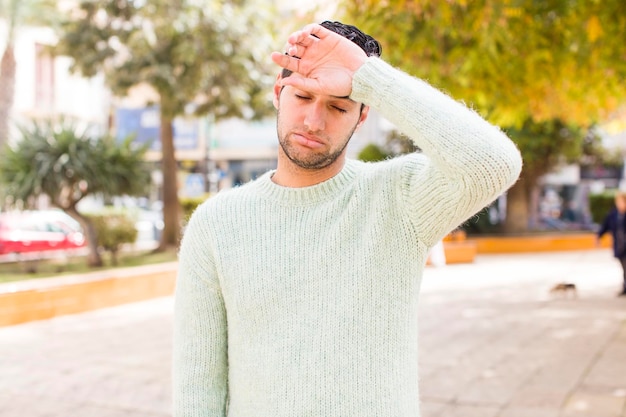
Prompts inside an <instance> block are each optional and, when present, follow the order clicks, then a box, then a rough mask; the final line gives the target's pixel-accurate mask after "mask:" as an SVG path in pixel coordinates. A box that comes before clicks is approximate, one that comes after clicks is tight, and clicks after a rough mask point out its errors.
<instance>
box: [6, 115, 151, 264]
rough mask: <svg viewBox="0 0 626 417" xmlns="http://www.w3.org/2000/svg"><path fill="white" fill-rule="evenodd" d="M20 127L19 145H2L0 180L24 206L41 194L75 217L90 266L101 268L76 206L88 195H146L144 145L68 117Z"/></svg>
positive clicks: (92, 232) (87, 222) (88, 224)
mask: <svg viewBox="0 0 626 417" xmlns="http://www.w3.org/2000/svg"><path fill="white" fill-rule="evenodd" d="M19 130H20V133H21V138H19V139H18V141H17V143H16V144H14V145H13V146H8V145H6V144H5V146H4V149H3V151H2V152H0V183H2V184H4V186H5V187H6V191H7V194H8V195H11V196H13V198H14V199H15V200H21V201H23V202H24V203H25V205H28V203H29V201H32V200H33V199H34V198H36V197H38V196H40V195H45V196H47V197H48V198H49V199H50V202H51V204H52V205H54V206H56V207H58V208H60V209H62V210H63V211H65V212H66V213H67V214H69V215H70V216H72V217H73V218H74V219H76V220H77V221H78V222H79V223H80V224H81V226H82V227H83V231H84V232H85V235H86V238H87V244H88V247H89V249H90V251H89V256H88V259H87V262H88V264H89V265H90V266H101V265H102V258H101V256H100V253H99V252H98V243H97V242H98V239H97V238H98V237H97V234H96V229H95V228H94V225H93V221H92V220H91V219H90V218H89V217H87V216H85V215H84V214H83V213H81V212H79V210H78V209H77V205H78V203H79V202H80V201H81V200H83V199H84V198H85V197H87V196H90V195H91V196H102V197H104V198H109V197H113V196H120V195H142V194H144V193H145V192H146V189H147V187H148V186H149V184H150V170H149V167H148V166H147V164H146V162H145V153H146V151H147V146H142V147H139V146H137V145H136V144H135V143H134V142H133V141H132V140H131V139H132V138H130V137H129V138H128V139H126V140H125V141H123V142H116V141H115V139H113V138H112V137H110V136H96V135H93V134H91V132H90V129H89V128H82V129H81V128H79V127H78V126H77V125H76V124H75V123H72V122H71V121H68V120H61V121H59V122H54V121H51V120H47V121H40V122H34V123H32V125H29V126H22V127H20V129H19Z"/></svg>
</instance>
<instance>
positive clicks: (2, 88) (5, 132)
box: [0, 44, 16, 148]
mask: <svg viewBox="0 0 626 417" xmlns="http://www.w3.org/2000/svg"><path fill="white" fill-rule="evenodd" d="M15 67H16V63H15V54H14V53H13V45H11V44H9V45H7V46H6V49H5V50H4V53H3V54H2V61H0V148H1V147H2V146H3V145H4V144H5V143H7V142H8V141H9V119H10V116H11V109H12V108H13V100H14V95H15Z"/></svg>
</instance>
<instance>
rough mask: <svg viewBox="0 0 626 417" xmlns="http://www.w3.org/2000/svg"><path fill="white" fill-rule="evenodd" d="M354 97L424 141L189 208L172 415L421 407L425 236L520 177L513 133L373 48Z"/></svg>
mask: <svg viewBox="0 0 626 417" xmlns="http://www.w3.org/2000/svg"><path fill="white" fill-rule="evenodd" d="M351 97H352V98H353V99H354V100H355V101H358V102H363V103H365V104H368V105H371V106H372V107H373V108H376V109H377V110H378V111H379V112H380V113H381V114H382V115H383V116H385V117H386V118H387V119H388V120H390V121H392V122H394V123H395V124H396V126H397V127H398V128H399V129H400V130H401V131H402V132H404V133H405V134H407V135H408V136H409V137H411V138H413V140H414V141H415V143H416V144H417V145H418V146H419V147H420V148H421V149H422V151H423V152H422V153H416V154H411V155H407V156H403V157H399V158H395V159H391V160H388V161H384V162H379V163H369V164H368V163H363V162H359V161H352V160H348V161H347V162H346V164H345V166H344V168H343V170H342V171H341V172H340V173H339V174H338V175H336V176H335V177H333V178H331V179H329V180H328V181H325V182H323V183H320V184H317V185H314V186H311V187H304V188H286V187H281V186H279V185H276V184H274V183H273V182H272V180H271V175H272V173H271V172H270V173H267V174H266V175H264V176H262V177H261V178H259V179H258V180H256V181H254V182H251V183H248V184H246V185H244V186H242V187H239V188H235V189H232V190H229V191H226V192H220V193H219V194H218V195H216V196H215V197H212V198H210V199H209V200H208V201H207V202H206V203H204V204H203V205H201V206H200V207H199V208H198V209H197V210H196V212H195V213H194V215H193V216H192V218H191V220H190V222H189V225H188V227H187V229H186V232H185V236H184V238H183V242H182V244H181V250H180V267H179V268H180V269H179V275H178V281H177V288H176V300H175V310H176V313H175V336H174V337H175V339H174V358H173V361H174V362H173V366H174V375H173V377H174V416H175V417H191V416H215V417H217V416H219V417H222V416H229V417H305V416H306V417H332V416H336V417H374V416H376V417H418V416H419V391H418V352H417V350H418V340H417V339H418V293H419V287H420V282H421V279H422V273H423V269H424V264H425V262H426V256H427V253H428V250H429V248H430V247H431V246H432V245H433V244H434V243H435V242H437V241H438V240H439V239H441V238H442V237H443V236H444V235H445V234H447V233H448V232H450V231H451V230H452V229H454V228H455V227H457V226H458V225H459V224H460V223H462V222H463V221H464V220H466V219H467V218H468V217H470V216H471V215H473V214H475V213H476V212H477V211H479V210H480V209H481V208H483V207H484V206H485V205H487V204H488V203H490V202H492V201H493V200H494V199H495V198H496V197H497V196H498V195H500V194H501V193H502V192H504V191H505V190H506V189H507V188H508V187H509V186H511V185H512V184H513V182H514V181H515V180H516V179H517V177H518V175H519V172H520V169H521V158H520V155H519V152H518V150H517V149H516V148H515V146H514V145H513V143H512V142H511V141H510V140H509V139H508V138H507V137H506V136H505V135H504V134H502V133H501V132H500V130H499V129H497V128H496V127H493V126H491V125H489V124H488V123H487V122H485V121H484V120H483V119H482V118H480V117H479V116H478V115H477V114H475V113H474V112H473V111H471V110H468V109H467V108H466V107H465V106H464V105H462V104H460V103H458V102H455V101H454V100H452V99H450V98H449V97H447V96H446V95H444V94H442V93H441V92H439V91H438V90H436V89H434V88H432V87H431V86H429V85H428V84H426V83H424V82H423V81H420V80H418V79H415V78H412V77H410V76H408V75H406V74H404V73H402V72H400V71H398V70H396V69H394V68H392V67H391V66H389V65H388V64H386V63H385V62H383V61H381V60H380V59H378V58H373V57H372V58H369V59H368V61H367V63H366V64H365V65H364V66H363V67H362V68H361V69H360V70H359V71H358V72H357V73H356V74H355V77H354V80H353V91H352V95H351Z"/></svg>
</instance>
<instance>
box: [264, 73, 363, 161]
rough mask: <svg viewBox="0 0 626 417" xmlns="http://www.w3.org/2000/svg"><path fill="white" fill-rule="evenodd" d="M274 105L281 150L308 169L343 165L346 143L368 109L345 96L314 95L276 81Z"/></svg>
mask: <svg viewBox="0 0 626 417" xmlns="http://www.w3.org/2000/svg"><path fill="white" fill-rule="evenodd" d="M298 76H299V75H298V74H292V75H291V77H298ZM274 107H276V109H277V110H278V120H277V130H278V141H279V143H280V147H281V152H282V153H283V154H284V155H285V156H286V157H287V159H288V160H289V161H290V162H291V163H293V164H295V165H297V166H298V167H300V168H304V169H309V170H320V169H324V168H327V167H330V166H333V165H334V164H343V160H344V159H345V152H346V146H347V145H348V142H349V141H350V138H351V137H352V134H353V133H354V131H355V130H356V128H357V127H358V126H360V125H361V123H363V122H364V121H365V119H366V117H367V112H368V110H369V108H367V107H366V108H364V109H363V111H361V104H360V103H356V102H354V101H352V100H351V99H349V98H347V97H334V96H328V95H314V94H311V93H309V92H307V91H302V90H298V89H296V88H294V87H291V86H286V87H284V88H281V87H280V86H279V85H278V84H276V85H275V86H274Z"/></svg>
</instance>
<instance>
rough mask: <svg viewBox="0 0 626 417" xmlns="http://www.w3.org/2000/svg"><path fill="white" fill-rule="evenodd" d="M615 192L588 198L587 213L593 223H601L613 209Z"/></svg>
mask: <svg viewBox="0 0 626 417" xmlns="http://www.w3.org/2000/svg"><path fill="white" fill-rule="evenodd" d="M614 199H615V191H606V192H604V193H602V194H591V195H590V196H589V211H590V212H591V219H592V220H593V222H594V223H602V221H603V220H604V217H606V215H607V214H608V213H609V212H610V211H611V210H612V209H613V207H615V201H614Z"/></svg>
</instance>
